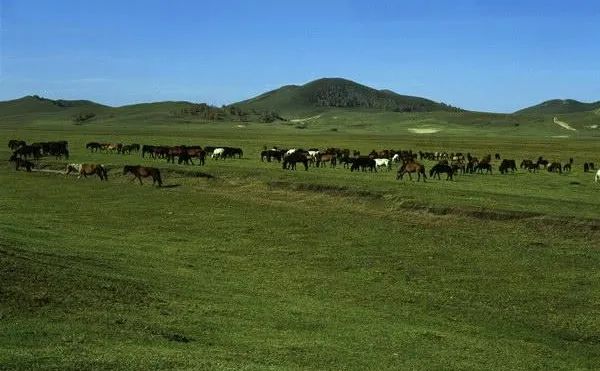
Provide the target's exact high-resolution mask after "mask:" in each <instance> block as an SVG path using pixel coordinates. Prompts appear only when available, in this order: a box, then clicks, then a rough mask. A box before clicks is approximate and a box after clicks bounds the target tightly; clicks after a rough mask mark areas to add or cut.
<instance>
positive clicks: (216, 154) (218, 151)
mask: <svg viewBox="0 0 600 371" xmlns="http://www.w3.org/2000/svg"><path fill="white" fill-rule="evenodd" d="M224 155H225V148H215V150H214V151H213V154H212V155H211V156H210V157H212V158H223V156H224Z"/></svg>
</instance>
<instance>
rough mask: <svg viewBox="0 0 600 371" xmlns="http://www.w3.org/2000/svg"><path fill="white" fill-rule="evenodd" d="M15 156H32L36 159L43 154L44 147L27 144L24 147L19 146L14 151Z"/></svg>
mask: <svg viewBox="0 0 600 371" xmlns="http://www.w3.org/2000/svg"><path fill="white" fill-rule="evenodd" d="M13 156H15V157H20V158H24V159H25V158H28V157H29V156H32V157H33V159H34V160H38V159H39V158H40V157H41V156H42V147H39V146H34V145H25V146H23V147H19V148H17V149H16V150H15V151H14V152H13Z"/></svg>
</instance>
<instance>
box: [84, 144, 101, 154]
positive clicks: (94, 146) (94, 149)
mask: <svg viewBox="0 0 600 371" xmlns="http://www.w3.org/2000/svg"><path fill="white" fill-rule="evenodd" d="M100 147H102V145H101V144H100V143H98V142H89V143H88V144H86V145H85V148H86V149H89V150H90V152H98V150H99V149H100Z"/></svg>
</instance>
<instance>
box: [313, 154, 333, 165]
mask: <svg viewBox="0 0 600 371" xmlns="http://www.w3.org/2000/svg"><path fill="white" fill-rule="evenodd" d="M328 162H329V166H330V167H333V168H335V167H336V165H337V157H336V155H334V154H319V155H317V167H324V166H325V164H326V163H328Z"/></svg>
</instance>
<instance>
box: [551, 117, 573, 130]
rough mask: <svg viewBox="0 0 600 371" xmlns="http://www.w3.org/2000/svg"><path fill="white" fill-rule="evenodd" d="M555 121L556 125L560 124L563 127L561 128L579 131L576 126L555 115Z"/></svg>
mask: <svg viewBox="0 0 600 371" xmlns="http://www.w3.org/2000/svg"><path fill="white" fill-rule="evenodd" d="M554 123H555V124H556V125H558V126H560V127H561V128H563V129H567V130H571V131H577V129H575V128H574V127H572V126H571V125H569V124H567V123H566V122H564V121H560V120H559V119H558V117H555V118H554Z"/></svg>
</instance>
